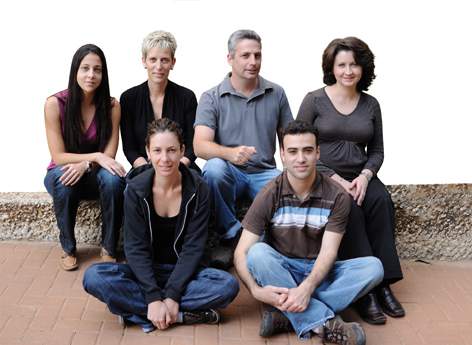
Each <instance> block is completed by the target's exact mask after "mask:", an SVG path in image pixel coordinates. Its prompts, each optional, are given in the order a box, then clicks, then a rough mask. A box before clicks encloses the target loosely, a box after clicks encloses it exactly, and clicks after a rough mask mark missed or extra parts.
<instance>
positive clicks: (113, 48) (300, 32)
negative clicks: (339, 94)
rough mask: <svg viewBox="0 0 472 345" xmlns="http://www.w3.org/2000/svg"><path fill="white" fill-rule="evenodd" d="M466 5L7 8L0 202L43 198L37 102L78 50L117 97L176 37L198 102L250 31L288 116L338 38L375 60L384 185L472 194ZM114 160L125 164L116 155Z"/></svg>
mask: <svg viewBox="0 0 472 345" xmlns="http://www.w3.org/2000/svg"><path fill="white" fill-rule="evenodd" d="M466 3H467V2H466V1H455V0H451V1H434V0H433V1H411V0H410V1H389V2H384V1H375V0H373V1H363V0H359V1H352V0H347V1H344V0H338V1H315V0H307V1H286V0H285V1H274V0H272V1H255V0H252V1H249V0H244V1H243V0H238V1H226V0H215V1H208V0H173V1H171V0H168V1H165V0H153V1H134V2H131V1H122V0H119V1H107V0H101V1H96V0H95V1H90V0H81V1H64V0H58V1H55V0H54V1H53V0H39V1H33V0H31V1H21V0H17V1H14V2H13V1H3V2H2V3H1V4H0V35H1V36H0V37H1V41H0V42H1V43H0V44H1V48H2V49H1V54H0V66H1V74H0V75H1V82H0V97H1V108H0V148H1V162H2V163H1V164H2V166H1V175H0V191H1V192H7V191H44V187H43V178H44V174H45V172H46V166H47V164H48V162H49V159H50V158H49V151H48V148H47V144H46V138H45V130H44V115H43V106H44V101H45V99H46V97H47V96H49V95H51V94H53V93H55V92H57V91H59V90H62V89H64V88H66V87H67V79H68V73H69V67H70V61H71V58H72V55H73V53H74V52H75V50H76V49H77V48H78V47H79V46H81V45H83V44H85V43H95V44H97V45H98V46H100V47H101V48H102V49H103V50H104V52H105V55H106V57H107V62H108V66H109V75H110V85H111V91H112V95H113V96H115V97H117V98H118V97H119V96H120V94H121V93H122V92H123V91H124V90H125V89H127V88H129V87H131V86H134V85H136V84H138V83H141V82H142V81H144V80H145V78H146V74H145V71H144V69H143V67H142V65H141V62H140V58H141V56H140V45H141V41H142V38H143V37H144V36H145V35H146V34H147V33H149V32H150V31H153V30H156V29H164V30H168V31H171V32H172V33H173V34H174V35H175V36H176V38H177V42H178V45H179V46H178V49H177V54H176V57H177V64H176V66H175V69H174V71H173V72H172V73H171V79H172V80H173V81H175V82H177V83H179V84H182V85H184V86H187V87H189V88H191V89H192V90H194V92H195V93H196V95H197V98H199V97H200V95H201V93H202V92H203V91H205V90H206V89H208V88H210V87H212V86H214V85H216V84H217V83H219V82H220V81H221V80H222V78H223V77H224V74H225V73H226V72H227V71H228V70H229V68H228V66H227V64H226V41H227V38H228V36H229V35H230V33H231V32H233V31H234V30H236V29H240V28H251V29H254V30H256V31H257V32H258V33H259V34H260V35H261V37H262V40H263V42H262V44H263V63H262V71H261V74H262V75H263V76H264V77H266V78H267V79H269V80H272V81H274V82H276V83H278V84H280V85H282V86H283V87H284V89H285V91H286V93H287V96H288V98H289V102H290V106H291V108H292V112H293V113H294V116H295V115H296V113H297V112H298V108H299V106H300V103H301V101H302V99H303V97H304V95H305V94H306V92H308V91H310V90H313V89H316V88H319V87H321V86H322V74H321V67H320V65H321V54H322V51H323V49H324V48H325V46H326V45H327V44H328V43H329V42H330V41H331V40H332V39H333V38H336V37H345V36H351V35H354V36H358V37H360V38H361V39H363V40H365V41H366V42H367V43H368V44H369V46H370V47H371V49H372V50H373V52H374V54H375V55H376V74H377V79H376V80H375V81H374V84H373V86H372V87H371V89H370V90H369V92H370V93H371V94H372V95H374V96H375V97H376V98H377V99H378V100H379V102H380V104H381V107H382V113H383V122H384V142H385V161H384V165H383V167H382V169H381V171H380V174H379V175H380V177H381V178H382V179H383V181H384V182H385V183H387V184H399V183H459V182H468V183H471V182H472V169H471V158H470V157H471V154H470V152H469V151H470V150H471V148H472V145H471V136H472V134H471V115H472V111H471V103H470V99H471V98H472V88H471V87H470V85H471V83H472V63H471V62H470V58H471V57H472V43H471V36H470V32H472V27H471V25H470V10H468V8H467V7H466ZM467 32H469V34H467ZM118 159H119V160H120V161H121V162H122V163H125V162H126V160H125V158H124V156H123V154H122V151H121V144H120V149H119V154H118ZM279 164H280V163H279ZM126 166H127V167H129V165H127V164H126ZM279 166H280V165H279Z"/></svg>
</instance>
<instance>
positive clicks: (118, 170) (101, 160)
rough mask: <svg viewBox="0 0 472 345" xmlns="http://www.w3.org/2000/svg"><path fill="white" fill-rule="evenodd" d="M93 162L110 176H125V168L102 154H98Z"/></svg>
mask: <svg viewBox="0 0 472 345" xmlns="http://www.w3.org/2000/svg"><path fill="white" fill-rule="evenodd" d="M95 162H97V163H98V164H99V165H100V166H101V167H102V168H104V169H107V170H108V171H109V172H110V174H112V175H118V176H120V177H124V176H125V175H126V170H125V168H123V166H122V165H121V164H120V163H118V162H117V161H115V160H114V159H113V158H111V157H109V156H107V155H106V154H104V153H101V152H99V153H98V154H97V157H96V159H95Z"/></svg>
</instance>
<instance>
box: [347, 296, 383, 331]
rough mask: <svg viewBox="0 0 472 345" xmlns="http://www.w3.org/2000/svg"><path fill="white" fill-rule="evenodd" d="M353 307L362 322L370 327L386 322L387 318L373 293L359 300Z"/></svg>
mask: <svg viewBox="0 0 472 345" xmlns="http://www.w3.org/2000/svg"><path fill="white" fill-rule="evenodd" d="M354 306H355V308H356V310H357V312H358V313H359V316H360V317H361V318H362V320H364V321H365V322H367V323H370V324H371V325H383V324H385V322H387V317H386V316H385V315H384V313H383V312H382V308H380V305H379V302H378V301H377V296H376V295H375V293H373V292H370V293H368V294H367V295H365V296H363V297H361V298H359V300H357V302H356V303H355V304H354Z"/></svg>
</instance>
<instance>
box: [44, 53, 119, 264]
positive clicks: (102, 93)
mask: <svg viewBox="0 0 472 345" xmlns="http://www.w3.org/2000/svg"><path fill="white" fill-rule="evenodd" d="M44 117H45V124H46V136H47V141H48V146H49V151H50V153H51V158H52V159H51V162H50V164H49V166H48V168H47V170H48V171H47V174H46V177H45V179H44V184H45V186H46V189H47V191H48V192H49V194H51V196H52V198H53V202H54V212H55V214H56V219H57V226H58V228H59V231H60V234H59V239H60V242H61V246H62V249H63V251H64V253H63V255H62V256H61V259H60V265H61V267H62V268H63V269H64V270H73V269H76V268H77V267H78V263H77V257H76V240H75V235H74V226H75V218H76V214H77V208H78V205H79V201H80V200H81V199H96V198H97V197H99V198H100V205H101V210H102V252H101V254H102V259H103V260H104V261H114V260H115V259H114V258H115V256H116V242H117V238H118V233H119V229H120V227H121V221H122V215H123V210H122V208H123V188H124V182H123V176H124V175H125V173H126V172H125V169H124V168H123V166H122V165H121V164H120V163H118V162H117V161H115V159H114V158H115V155H116V150H117V148H118V136H119V123H120V105H119V103H118V102H117V101H116V100H114V99H113V98H111V97H110V87H109V84H108V70H107V64H106V59H105V55H104V54H103V51H102V50H101V49H100V48H99V47H97V46H96V45H93V44H86V45H84V46H82V47H80V48H79V49H78V50H77V51H76V52H75V54H74V56H73V58H72V63H71V68H70V74H69V86H68V88H67V89H66V90H63V91H61V92H58V93H56V94H54V95H52V96H50V97H48V99H47V100H46V104H45V107H44Z"/></svg>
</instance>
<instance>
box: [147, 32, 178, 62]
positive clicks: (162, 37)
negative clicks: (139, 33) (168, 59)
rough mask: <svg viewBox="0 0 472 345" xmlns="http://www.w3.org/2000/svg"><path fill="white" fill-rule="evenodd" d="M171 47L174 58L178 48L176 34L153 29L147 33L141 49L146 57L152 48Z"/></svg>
mask: <svg viewBox="0 0 472 345" xmlns="http://www.w3.org/2000/svg"><path fill="white" fill-rule="evenodd" d="M155 47H158V48H162V49H166V48H168V49H170V52H171V55H172V58H174V55H175V51H176V50H177V41H176V40H175V37H174V35H172V34H171V33H170V32H167V31H160V30H159V31H153V32H151V33H150V34H149V35H147V36H146V37H145V38H144V40H143V45H142V47H141V51H142V54H143V58H146V56H147V53H148V52H149V50H150V49H152V48H155Z"/></svg>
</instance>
